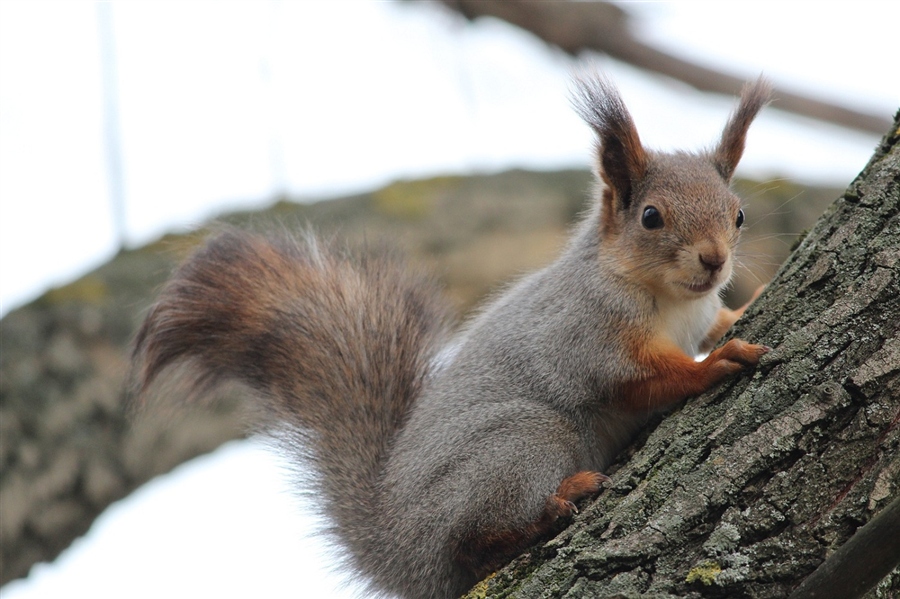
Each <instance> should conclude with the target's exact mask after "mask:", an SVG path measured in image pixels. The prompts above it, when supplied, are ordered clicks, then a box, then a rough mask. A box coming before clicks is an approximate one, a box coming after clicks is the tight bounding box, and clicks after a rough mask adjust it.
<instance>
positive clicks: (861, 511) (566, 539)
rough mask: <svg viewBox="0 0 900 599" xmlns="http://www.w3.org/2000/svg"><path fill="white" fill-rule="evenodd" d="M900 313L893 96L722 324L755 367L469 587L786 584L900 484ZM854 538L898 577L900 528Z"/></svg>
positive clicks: (648, 590) (589, 593) (791, 585)
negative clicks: (818, 204)
mask: <svg viewBox="0 0 900 599" xmlns="http://www.w3.org/2000/svg"><path fill="white" fill-rule="evenodd" d="M898 330H900V112H898V114H897V120H896V121H895V123H894V125H893V127H892V129H891V132H890V133H889V134H888V135H887V136H886V137H885V139H884V141H883V142H882V144H881V145H880V146H879V148H878V149H877V151H876V153H875V155H874V156H873V158H872V159H871V161H870V162H869V164H868V166H867V167H866V169H865V170H864V171H863V172H862V173H861V174H860V175H859V177H858V178H857V179H856V180H855V181H854V182H853V183H852V184H851V185H850V187H849V188H848V189H847V191H846V192H845V193H844V195H843V197H841V198H839V199H838V200H837V201H836V202H835V203H834V204H833V205H832V206H831V207H830V208H829V209H828V210H827V211H826V213H825V215H824V216H823V217H822V218H821V219H820V220H819V222H818V223H817V224H816V225H815V227H814V228H813V229H812V230H811V231H810V233H809V234H808V235H807V236H806V238H805V239H804V240H803V242H802V244H801V245H800V246H799V247H798V248H797V250H796V251H795V252H794V253H793V254H792V255H791V257H790V258H789V259H788V260H787V262H786V263H785V264H784V265H783V266H782V267H781V269H780V270H779V272H778V273H777V275H776V276H775V278H774V280H773V281H772V283H771V285H770V286H769V287H768V289H767V291H766V292H765V293H764V294H763V295H762V296H761V297H760V298H759V299H758V300H757V301H756V303H754V304H753V306H752V307H751V308H750V309H749V310H748V312H747V313H746V315H745V317H744V318H743V319H742V320H741V321H739V322H738V324H737V326H736V327H735V328H734V329H733V332H732V335H733V336H736V337H741V338H744V339H747V340H752V341H753V342H755V343H764V344H766V345H769V346H771V347H773V348H774V350H773V351H772V352H771V353H769V354H768V355H766V356H764V357H763V359H762V361H761V363H760V365H759V368H758V369H757V370H756V372H754V373H752V374H747V375H746V376H743V377H740V378H738V379H736V380H734V381H732V382H730V383H728V384H726V385H724V386H723V387H721V388H719V389H716V390H714V391H711V392H708V393H706V394H704V395H703V396H701V397H698V398H695V399H693V400H689V401H688V402H687V403H686V405H684V406H683V407H682V408H681V409H679V410H678V411H677V412H675V413H673V414H671V415H669V416H667V417H666V418H664V419H663V420H662V422H661V423H660V424H659V426H658V427H656V429H655V430H653V431H652V433H650V434H649V436H648V437H647V438H646V440H645V442H644V443H643V445H642V447H641V448H640V449H639V450H638V451H637V452H636V453H634V455H633V456H630V458H629V459H627V461H624V460H623V463H620V464H619V465H618V466H617V467H615V468H614V469H613V470H612V471H611V474H612V478H613V483H612V486H611V488H609V489H607V490H606V491H604V492H603V493H602V494H601V496H600V497H599V498H598V499H597V500H596V501H595V502H594V503H593V504H591V505H590V507H588V508H587V509H585V510H584V511H583V513H582V515H581V516H580V517H578V518H577V520H576V522H575V523H574V524H573V525H572V526H571V527H569V528H568V529H566V530H565V531H563V532H562V533H561V534H560V535H559V536H558V537H557V538H556V539H554V540H552V541H550V542H549V543H547V544H545V545H542V546H539V547H536V548H534V549H533V550H532V551H530V552H529V553H528V554H526V555H524V556H522V557H520V558H519V559H517V560H516V561H514V562H513V563H512V564H511V565H510V566H508V567H507V568H506V569H504V570H502V571H501V572H500V573H498V574H497V575H496V576H495V577H493V578H492V579H489V580H488V581H487V582H486V583H482V585H480V586H479V587H478V588H477V589H476V590H475V591H473V593H472V594H471V595H470V596H471V597H517V598H532V597H533V598H536V597H541V598H550V597H567V598H577V597H591V598H601V597H638V596H654V597H694V598H700V597H729V598H742V597H753V598H769V597H773V598H774V597H787V596H788V595H790V594H791V592H792V591H793V590H794V589H795V588H796V587H797V586H798V585H799V584H800V583H802V582H803V581H804V579H806V578H807V577H809V576H810V574H811V573H812V572H813V571H815V570H816V569H817V568H818V567H819V566H820V564H822V563H823V562H824V561H825V560H826V559H827V558H829V556H830V555H832V554H833V553H835V552H836V551H837V550H838V549H839V548H840V547H842V546H843V545H845V544H846V543H847V542H848V540H850V539H851V538H852V537H853V536H854V533H855V532H856V531H857V529H859V528H860V527H861V526H862V525H864V524H866V523H867V522H869V521H870V520H872V519H873V517H875V516H876V515H877V514H878V513H879V512H881V511H882V510H884V509H885V508H886V507H887V506H888V505H889V504H891V502H892V501H894V500H896V498H897V497H898V496H900V339H898ZM895 511H896V510H894V512H895ZM892 513H893V512H892ZM885 520H888V518H887V517H886V518H885ZM894 525H896V523H894ZM877 526H878V525H877V523H876V524H875V525H873V527H877ZM863 547H866V545H863ZM852 551H853V550H852V546H851V551H849V552H851V553H852ZM863 551H877V553H878V555H879V556H880V557H881V558H883V561H884V564H885V565H884V566H882V570H880V571H879V572H878V573H877V575H876V576H875V580H877V579H878V578H880V577H881V576H885V574H886V573H887V572H886V571H885V569H887V570H890V568H895V569H894V570H893V573H891V574H890V575H888V576H887V578H885V579H884V580H883V581H882V582H881V583H880V585H879V587H878V589H877V590H876V591H870V594H871V595H872V596H876V594H877V596H882V597H887V596H895V594H897V593H898V592H900V573H898V571H897V570H896V566H897V564H898V563H900V552H898V547H897V543H896V542H893V543H887V542H885V543H882V544H880V545H879V546H877V548H875V549H872V548H871V546H869V548H868V549H864V550H863ZM865 561H867V554H866V553H861V554H860V553H857V554H856V563H859V562H865ZM851 563H853V562H852V561H851ZM840 576H842V577H848V578H850V579H854V578H855V579H857V580H859V579H860V578H861V577H862V576H863V575H862V574H861V573H860V570H859V569H858V568H850V569H848V570H846V571H840ZM870 577H871V576H870ZM825 588H826V589H829V588H830V589H831V590H830V591H829V593H831V592H838V591H837V589H838V587H837V586H833V587H829V586H828V585H825ZM864 591H865V589H859V588H856V589H855V590H852V591H850V592H851V593H852V594H851V595H840V596H857V595H858V594H860V593H862V592H864ZM806 596H809V595H806ZM816 596H839V595H833V594H825V595H816Z"/></svg>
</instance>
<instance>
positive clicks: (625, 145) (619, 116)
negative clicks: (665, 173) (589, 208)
mask: <svg viewBox="0 0 900 599" xmlns="http://www.w3.org/2000/svg"><path fill="white" fill-rule="evenodd" d="M575 86H576V88H575V91H574V93H573V96H572V104H573V105H574V107H575V110H576V111H577V112H578V114H579V115H580V116H581V118H583V119H584V120H585V122H587V124H588V125H590V126H591V128H592V129H593V130H594V132H595V133H596V134H597V159H598V163H599V164H598V167H599V168H598V171H599V175H600V177H601V178H602V179H603V181H604V182H605V183H606V188H605V189H604V191H603V200H602V201H603V213H604V215H605V216H607V217H609V216H611V215H612V214H614V213H615V212H617V211H618V210H621V209H627V208H628V207H629V206H630V205H631V200H632V191H633V189H632V188H633V185H634V183H635V182H637V181H639V180H640V179H641V178H643V176H644V173H645V172H646V170H647V161H648V159H647V154H646V152H644V147H643V146H642V145H641V139H640V137H638V133H637V129H635V127H634V122H633V121H632V120H631V115H630V114H628V110H627V109H626V108H625V104H624V103H623V102H622V98H621V97H620V96H619V92H618V91H617V90H616V88H615V87H614V86H613V85H612V83H610V82H609V81H607V80H606V79H604V78H603V77H601V76H600V75H594V76H592V77H590V78H580V79H576V80H575Z"/></svg>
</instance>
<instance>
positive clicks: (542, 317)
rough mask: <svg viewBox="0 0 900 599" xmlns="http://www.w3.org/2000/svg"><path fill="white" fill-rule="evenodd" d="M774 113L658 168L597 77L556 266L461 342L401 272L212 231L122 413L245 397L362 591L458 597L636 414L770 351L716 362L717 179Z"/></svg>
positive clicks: (755, 107)
mask: <svg viewBox="0 0 900 599" xmlns="http://www.w3.org/2000/svg"><path fill="white" fill-rule="evenodd" d="M769 96H770V86H769V84H768V83H767V82H766V81H765V80H764V79H762V78H760V79H759V80H757V81H755V82H753V83H748V84H747V85H745V87H744V89H743V92H742V94H741V97H740V101H739V104H738V106H737V108H736V109H735V110H734V112H733V113H732V114H731V116H730V118H729V120H728V121H727V124H726V126H725V128H724V131H723V132H722V134H721V138H720V140H719V141H718V143H717V145H716V146H715V147H714V148H713V149H712V150H707V151H703V152H696V153H689V152H674V153H663V152H657V151H652V150H648V149H645V148H644V146H643V145H642V144H641V140H640V138H639V137H638V133H637V130H636V128H635V126H634V123H633V121H632V118H631V116H630V114H629V112H628V110H627V109H626V107H625V105H624V103H623V101H622V100H621V98H620V96H619V93H618V92H617V90H616V89H615V87H614V86H613V85H612V84H611V83H610V82H609V81H608V80H607V79H605V78H604V77H603V76H601V75H591V76H586V77H582V78H580V79H577V80H576V82H575V92H574V99H573V104H574V106H575V109H576V111H577V112H578V113H579V114H580V115H581V117H582V118H583V119H584V120H585V121H586V122H587V124H588V125H589V126H590V127H591V128H592V129H593V131H594V133H595V134H596V141H597V143H596V168H595V170H596V172H597V174H598V177H597V178H598V182H597V186H596V187H597V189H596V192H595V194H594V195H595V196H596V197H595V199H594V201H593V202H592V204H593V205H592V207H591V208H590V210H589V211H588V212H587V213H586V215H585V216H584V217H583V219H582V220H581V222H580V224H579V225H577V226H576V228H575V229H574V230H573V233H572V235H571V237H570V239H569V242H568V244H567V246H566V247H565V249H564V250H563V251H562V252H561V255H560V256H559V257H558V258H557V259H556V261H555V262H553V263H552V264H550V265H549V266H547V267H545V268H544V269H543V270H540V271H538V272H536V273H533V274H531V275H528V276H525V277H524V278H522V279H521V280H520V281H518V283H516V284H514V285H513V286H512V287H511V288H509V289H508V290H507V291H506V292H504V293H502V294H501V295H499V296H498V297H496V298H495V299H493V300H492V301H490V302H489V303H488V304H487V306H486V307H485V308H483V309H482V310H481V311H480V312H479V313H478V314H477V315H476V316H475V317H474V318H472V319H471V320H470V321H469V322H468V324H467V325H466V326H464V327H463V328H462V330H461V332H459V333H454V332H453V330H452V327H451V316H450V315H451V312H452V310H451V309H450V308H449V302H448V300H446V299H445V298H444V296H443V294H442V291H441V289H440V287H439V285H437V284H436V283H435V282H434V281H433V280H432V279H431V278H429V277H428V276H426V275H423V274H421V273H418V272H416V271H414V270H412V269H409V268H407V267H405V266H404V265H403V264H402V262H400V261H399V260H398V259H397V258H396V257H394V256H393V255H390V254H380V253H375V252H356V251H353V250H349V249H345V248H342V247H341V246H340V245H339V244H337V243H334V242H326V241H322V240H319V239H316V238H315V237H314V236H313V235H312V234H311V233H305V234H303V235H299V236H290V235H287V234H284V235H282V236H280V237H276V236H261V235H258V234H251V233H247V232H241V231H239V230H234V229H231V230H226V231H224V232H220V233H219V234H217V235H216V236H214V237H213V238H212V239H211V240H209V241H207V242H206V244H205V246H204V247H202V248H201V249H199V250H198V251H197V252H196V253H195V254H194V255H193V256H192V257H190V258H188V259H187V260H186V262H184V263H183V264H182V265H181V266H180V267H178V269H177V270H176V272H175V273H174V274H173V276H172V278H171V279H170V280H169V282H168V283H167V284H166V285H165V286H164V288H163V290H162V291H161V294H160V296H159V298H158V300H157V302H156V303H155V304H154V305H153V306H152V308H151V310H150V311H149V313H148V315H147V316H146V319H145V320H144V322H143V324H142V326H141V327H140V329H139V331H138V333H137V335H136V337H135V342H134V350H133V364H134V366H133V374H132V380H133V381H134V387H135V389H134V393H135V396H136V397H139V398H142V397H144V396H146V394H147V390H148V389H149V387H150V386H151V384H152V383H153V381H154V380H155V379H157V378H158V377H159V376H160V374H161V373H162V372H163V371H164V370H166V369H167V368H168V367H170V366H173V365H176V364H182V365H187V366H189V367H190V370H189V372H191V373H192V376H191V377H190V380H189V381H188V384H189V385H191V389H192V390H193V391H205V390H208V389H209V388H210V387H212V386H214V385H216V384H217V383H220V382H224V381H238V382H241V383H243V384H244V385H245V386H246V387H249V389H251V390H252V391H254V392H255V397H256V398H257V399H258V401H257V402H256V403H257V404H258V405H260V406H261V407H262V410H261V412H262V414H263V419H264V429H265V430H267V431H268V432H269V433H270V434H271V436H272V438H274V439H275V441H276V442H277V443H279V444H280V447H282V448H283V449H284V451H286V452H288V453H289V455H291V456H293V457H296V459H297V460H298V461H302V462H303V463H305V464H308V465H309V466H311V467H312V469H313V471H314V472H315V474H314V475H313V476H312V477H311V478H312V480H310V481H308V484H310V485H311V486H312V491H313V493H314V495H313V496H314V497H315V499H316V503H317V504H318V505H319V506H320V508H321V510H322V511H323V512H324V513H325V514H326V515H327V516H328V518H329V519H330V522H331V526H332V528H331V529H330V532H331V533H332V534H333V535H334V536H335V538H336V539H337V541H338V543H339V544H340V545H341V546H342V547H343V549H344V550H345V553H346V560H347V562H348V565H349V566H350V567H351V568H352V569H353V570H355V571H356V572H357V573H358V574H359V575H361V577H362V578H363V579H364V581H366V582H367V583H368V585H369V587H368V588H369V590H370V591H371V592H372V594H378V595H380V594H386V595H395V596H399V597H404V598H434V599H438V598H448V597H457V596H459V595H461V594H463V593H464V592H466V591H467V590H468V589H469V588H471V586H472V585H473V584H475V583H476V582H478V581H479V580H481V579H482V578H483V577H484V576H486V575H488V574H490V573H491V572H493V571H494V570H495V569H497V568H499V567H501V566H502V565H504V564H505V563H506V562H508V561H509V560H510V559H512V558H513V557H515V556H516V555H517V554H519V553H521V552H522V551H523V550H525V549H527V547H528V546H530V545H531V544H533V543H534V542H536V541H537V540H539V539H542V538H545V537H546V536H547V535H548V534H549V533H550V532H552V531H553V530H555V529H556V528H557V527H558V525H557V520H558V519H560V518H565V517H569V516H571V515H572V514H573V513H575V512H576V511H577V509H576V502H578V501H580V500H582V499H585V498H589V497H592V496H594V495H596V494H597V493H598V492H599V491H600V490H601V487H602V485H603V484H604V483H605V482H606V481H608V480H609V479H608V477H607V476H605V475H604V474H602V471H603V470H604V469H605V468H606V467H607V466H608V465H609V464H610V462H611V461H612V459H613V458H614V457H615V456H616V454H617V452H619V451H620V450H621V449H623V448H624V447H625V445H626V444H627V443H628V442H629V440H631V439H632V437H633V436H634V435H635V434H636V433H637V431H638V430H639V429H640V428H641V427H642V426H644V425H645V423H646V420H647V416H648V414H650V413H654V412H657V411H664V410H666V409H667V408H671V407H672V406H674V405H676V404H678V403H679V402H681V401H682V400H684V399H686V398H687V397H689V396H693V395H696V394H699V393H701V392H703V391H705V390H707V389H710V388H712V387H713V386H715V385H716V384H717V383H719V382H720V381H722V380H723V379H725V378H727V377H731V376H732V375H736V374H737V373H739V372H741V371H742V370H744V369H747V368H752V367H753V366H755V365H756V364H757V363H758V361H759V359H760V356H762V355H763V354H765V353H766V352H767V351H769V348H768V347H765V346H764V345H755V344H751V343H748V342H745V341H742V340H740V339H731V340H730V341H728V342H727V343H726V344H724V345H723V346H721V347H718V348H715V349H714V347H715V345H716V343H717V342H718V340H719V339H720V337H721V336H722V335H723V334H724V332H725V331H726V330H727V329H728V328H729V327H730V326H731V325H732V324H733V323H734V322H735V320H737V318H739V317H740V315H741V314H742V312H743V310H744V309H746V306H744V307H743V308H740V309H738V310H729V309H727V308H725V307H723V304H722V301H721V299H720V297H719V292H720V291H721V290H722V288H723V287H724V286H725V285H726V284H727V283H728V281H729V279H730V277H731V275H732V270H733V264H734V260H735V248H736V244H737V242H738V238H739V236H740V229H741V225H742V223H743V221H744V213H743V211H742V210H741V202H740V200H739V199H738V198H737V197H736V195H735V194H734V193H732V192H731V191H730V190H729V182H730V179H731V177H732V175H733V173H734V170H735V167H736V166H737V164H738V161H739V160H740V158H741V155H742V153H743V150H744V145H745V137H746V133H747V129H748V127H749V125H750V123H751V121H752V120H753V119H754V118H755V116H756V115H757V113H758V112H759V110H760V109H761V108H762V107H763V106H764V105H765V104H767V103H768V101H769ZM751 301H752V300H751ZM447 348H451V349H447ZM700 352H709V354H708V356H707V357H706V358H705V359H703V360H701V361H697V360H695V356H697V355H698V354H699V353H700ZM140 401H142V400H138V402H139V403H140Z"/></svg>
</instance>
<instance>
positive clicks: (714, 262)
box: [699, 252, 726, 274]
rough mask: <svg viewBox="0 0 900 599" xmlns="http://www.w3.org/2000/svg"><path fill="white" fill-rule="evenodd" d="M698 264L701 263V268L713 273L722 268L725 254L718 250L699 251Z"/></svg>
mask: <svg viewBox="0 0 900 599" xmlns="http://www.w3.org/2000/svg"><path fill="white" fill-rule="evenodd" d="M699 258H700V264H702V265H703V268H705V269H706V270H708V271H709V272H710V274H715V273H717V272H718V271H720V270H722V265H723V264H725V259H726V258H725V255H724V254H721V253H719V252H708V253H704V252H701V253H700V256H699Z"/></svg>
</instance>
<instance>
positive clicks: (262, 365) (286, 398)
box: [132, 231, 449, 572]
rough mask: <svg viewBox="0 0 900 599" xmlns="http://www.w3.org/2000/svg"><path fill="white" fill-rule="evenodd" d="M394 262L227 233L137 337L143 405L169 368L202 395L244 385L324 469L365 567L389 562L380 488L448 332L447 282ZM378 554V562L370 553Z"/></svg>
mask: <svg viewBox="0 0 900 599" xmlns="http://www.w3.org/2000/svg"><path fill="white" fill-rule="evenodd" d="M395 262H396V260H394V259H393V258H391V257H389V256H375V257H373V256H372V255H371V252H367V254H366V256H365V257H362V256H354V255H352V254H351V253H348V252H341V251H336V250H334V249H332V248H330V247H328V246H327V244H324V243H321V242H318V241H316V240H315V239H313V238H312V237H311V236H310V237H307V238H305V239H301V240H297V239H293V238H290V237H286V236H285V237H282V238H278V239H267V238H262V237H258V236H254V235H251V234H247V233H241V232H236V231H226V232H224V233H221V234H219V235H218V236H216V237H214V238H213V239H212V240H210V241H209V242H208V243H207V244H206V245H205V246H204V247H203V248H202V249H200V250H199V251H198V252H197V253H196V254H195V255H194V256H193V257H192V258H190V259H189V260H188V261H187V262H186V263H185V264H184V265H183V266H181V267H180V268H179V269H178V270H177V272H176V273H175V275H174V276H173V277H172V279H171V280H170V281H169V283H168V284H167V285H166V287H165V288H164V289H163V291H162V293H161V295H160V298H159V300H158V301H157V303H156V304H155V305H154V306H153V307H152V309H151V311H150V313H149V315H148V317H147V318H146V320H145V322H144V324H143V326H142V327H141V329H140V331H139V332H138V335H137V337H136V340H135V345H134V354H133V359H134V362H133V364H134V366H133V368H134V370H133V376H132V380H133V382H134V387H135V391H136V394H135V395H136V397H137V398H139V401H140V398H142V397H144V396H145V395H146V392H147V390H148V388H149V387H150V386H151V383H153V381H154V379H156V378H157V377H158V376H159V375H160V374H161V373H162V372H163V371H164V370H165V369H166V368H167V367H168V366H171V365H175V364H178V363H181V364H187V365H189V366H190V368H189V372H190V373H191V376H190V378H189V380H187V381H185V382H186V383H187V384H188V385H189V386H190V387H191V388H192V390H193V391H205V390H207V389H209V388H210V387H211V386H214V385H216V384H217V383H220V382H224V381H226V380H237V381H239V382H242V383H244V384H246V385H247V386H249V387H250V388H252V389H253V390H255V391H256V394H257V396H258V397H259V398H260V402H261V404H262V406H263V408H264V412H267V413H268V415H269V416H270V417H271V418H269V419H267V421H268V422H270V423H272V427H273V429H272V431H271V432H272V433H273V434H274V436H275V438H276V439H278V440H280V441H282V442H283V443H284V444H285V445H286V446H287V447H288V448H289V449H290V450H291V451H293V452H295V453H300V454H302V455H303V457H304V458H305V459H307V460H308V462H307V463H310V464H311V465H312V466H313V467H314V468H315V469H316V470H317V471H318V472H317V474H318V476H314V477H310V479H311V482H312V484H313V488H312V491H313V493H321V494H322V501H321V504H322V505H327V506H328V516H329V517H330V518H331V519H332V520H333V522H334V524H335V527H334V528H335V530H336V531H339V532H340V536H339V537H338V539H339V540H340V541H341V542H342V544H343V545H345V546H346V548H347V549H348V550H349V558H350V560H351V562H353V565H354V566H356V567H357V568H359V569H360V570H363V571H369V572H371V571H372V569H373V568H374V567H376V566H377V565H373V564H371V563H367V562H370V561H371V560H372V559H373V557H375V556H378V555H379V547H378V546H377V545H378V544H379V538H378V536H379V535H378V531H377V530H375V529H376V528H377V526H378V522H379V517H378V514H377V510H376V506H377V504H378V501H379V499H378V493H379V491H378V488H379V479H380V477H381V474H382V471H383V468H384V463H385V460H386V458H387V454H388V451H389V448H390V446H391V442H392V439H393V438H394V436H395V434H396V432H397V431H398V430H399V429H400V428H401V427H402V426H403V425H404V423H405V422H406V419H407V417H408V414H409V410H410V406H411V404H412V403H413V402H414V401H415V400H416V398H417V397H418V396H419V395H420V393H421V389H422V386H423V384H424V383H425V379H426V378H427V376H428V372H429V368H430V367H431V364H432V363H433V360H434V356H435V353H436V352H437V351H438V349H439V346H440V344H441V343H442V341H443V339H444V334H445V331H446V330H447V327H446V325H447V323H448V314H449V310H448V308H447V307H446V305H445V302H444V300H443V299H442V297H441V294H440V293H439V292H438V290H437V287H436V285H434V284H433V283H432V282H431V281H429V280H427V279H424V278H423V277H419V276H417V275H415V274H410V273H409V271H408V270H407V269H403V268H398V267H397V265H396V264H395ZM366 556H368V557H366Z"/></svg>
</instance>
